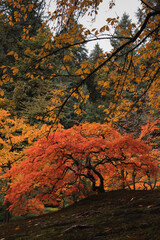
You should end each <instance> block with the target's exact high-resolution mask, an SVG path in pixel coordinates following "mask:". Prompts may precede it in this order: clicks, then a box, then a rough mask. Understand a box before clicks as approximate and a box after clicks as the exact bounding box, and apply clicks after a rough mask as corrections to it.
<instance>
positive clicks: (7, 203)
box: [4, 202, 10, 222]
mask: <svg viewBox="0 0 160 240" xmlns="http://www.w3.org/2000/svg"><path fill="white" fill-rule="evenodd" d="M9 206H10V203H9V202H6V204H5V219H4V220H5V222H9V219H10V212H9V210H8V208H9Z"/></svg>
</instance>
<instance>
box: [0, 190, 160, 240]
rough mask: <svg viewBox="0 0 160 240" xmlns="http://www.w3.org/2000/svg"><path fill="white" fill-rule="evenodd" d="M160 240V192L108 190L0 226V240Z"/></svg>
mask: <svg viewBox="0 0 160 240" xmlns="http://www.w3.org/2000/svg"><path fill="white" fill-rule="evenodd" d="M14 239H16V240H20V239H23V240H24V239H26V240H35V239H44V240H49V239H50V240H105V239H109V240H129V239H131V240H160V191H158V190H157V191H127V190H126V191H123V190H118V191H111V192H107V193H104V194H101V195H94V196H90V197H88V198H86V199H83V200H81V201H79V202H78V203H76V204H73V205H71V206H69V207H67V208H64V209H62V210H60V211H57V212H54V213H49V214H45V215H41V216H38V217H32V218H28V219H25V220H16V221H12V222H10V223H5V224H4V223H3V224H0V240H14Z"/></svg>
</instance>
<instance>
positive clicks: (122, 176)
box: [121, 169, 125, 189]
mask: <svg viewBox="0 0 160 240" xmlns="http://www.w3.org/2000/svg"><path fill="white" fill-rule="evenodd" d="M121 179H122V189H125V182H124V169H122V170H121Z"/></svg>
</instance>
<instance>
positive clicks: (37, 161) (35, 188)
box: [5, 123, 158, 215]
mask: <svg viewBox="0 0 160 240" xmlns="http://www.w3.org/2000/svg"><path fill="white" fill-rule="evenodd" d="M150 150H151V149H150V147H149V146H148V145H146V144H145V143H144V142H143V141H141V140H139V139H134V138H133V136H131V135H126V136H122V135H121V134H120V133H119V132H118V131H117V130H116V129H114V128H112V127H111V126H110V125H107V124H100V123H92V124H90V123H84V124H82V125H80V126H74V127H72V128H70V129H68V130H64V129H62V130H58V131H56V132H54V133H51V134H50V135H49V136H48V138H44V139H39V140H38V141H37V142H36V143H34V144H33V146H32V147H30V148H29V149H28V150H27V152H26V154H27V159H26V160H24V161H23V162H22V163H21V164H19V165H18V166H14V167H12V169H11V170H10V171H9V172H8V173H7V174H6V175H5V177H7V176H8V177H10V178H11V179H12V184H11V185H10V188H9V190H8V194H7V195H6V198H5V199H6V201H9V202H10V203H11V205H10V210H13V212H14V213H16V214H19V215H21V214H25V213H28V212H32V213H33V212H34V213H37V212H40V211H43V208H44V205H45V204H52V205H56V206H57V205H59V206H61V205H62V204H63V201H64V199H67V200H71V197H72V196H74V197H75V198H82V197H85V196H86V194H87V193H88V192H89V191H91V190H93V191H98V192H104V191H105V189H107V187H106V186H107V185H108V184H109V179H110V177H111V176H112V177H113V179H115V182H116V177H119V181H118V184H119V183H120V182H121V187H123V188H124V187H125V186H127V178H126V176H127V175H128V174H129V172H132V174H133V171H134V173H135V172H136V174H137V173H138V174H140V175H143V176H144V175H146V174H147V173H148V172H149V173H150V175H151V176H153V177H154V176H156V174H157V171H158V168H157V166H156V164H155V163H154V162H153V161H152V158H151V155H150ZM127 172H128V174H127V175H126V176H125V174H126V173H127ZM135 176H136V175H135ZM114 177H115V178H114ZM128 184H129V183H128ZM134 184H135V180H134Z"/></svg>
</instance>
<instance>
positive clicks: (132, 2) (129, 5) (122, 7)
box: [46, 0, 140, 53]
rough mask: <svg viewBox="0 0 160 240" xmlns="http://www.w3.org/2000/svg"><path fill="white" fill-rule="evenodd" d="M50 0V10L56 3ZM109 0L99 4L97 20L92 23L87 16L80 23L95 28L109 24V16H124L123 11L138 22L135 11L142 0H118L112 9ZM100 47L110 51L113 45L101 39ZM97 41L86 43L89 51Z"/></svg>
mask: <svg viewBox="0 0 160 240" xmlns="http://www.w3.org/2000/svg"><path fill="white" fill-rule="evenodd" d="M49 2H50V11H52V9H53V10H54V6H55V4H54V3H53V2H54V1H53V0H46V3H49ZM108 3H109V0H103V3H101V4H100V6H99V13H98V15H97V17H96V21H95V22H94V23H91V22H90V21H88V20H87V18H86V17H84V18H83V19H82V20H81V21H80V23H82V24H83V25H84V26H85V27H87V28H88V29H90V30H91V29H93V28H94V27H98V28H100V27H102V26H104V25H106V24H107V22H106V19H107V18H108V17H117V16H119V17H120V18H121V17H122V15H123V13H124V12H126V13H127V14H128V15H129V16H130V18H131V19H132V21H133V22H134V23H136V17H135V12H136V11H137V9H138V7H140V0H116V1H115V3H116V4H115V6H114V7H113V8H112V9H111V10H110V9H109V5H108ZM98 43H99V45H100V47H101V48H102V49H103V51H110V50H111V45H110V43H109V41H108V40H101V41H98ZM95 44H96V42H92V43H88V44H86V47H87V49H88V51H89V53H90V52H91V51H92V49H93V48H94V46H95Z"/></svg>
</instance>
